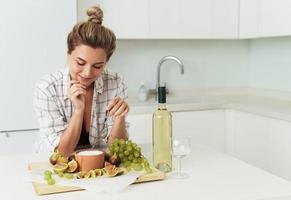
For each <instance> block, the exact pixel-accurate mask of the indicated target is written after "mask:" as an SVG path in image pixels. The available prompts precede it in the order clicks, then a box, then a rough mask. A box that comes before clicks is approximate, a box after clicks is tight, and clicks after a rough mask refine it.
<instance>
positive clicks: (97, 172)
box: [94, 169, 104, 176]
mask: <svg viewBox="0 0 291 200" xmlns="http://www.w3.org/2000/svg"><path fill="white" fill-rule="evenodd" d="M94 172H95V175H96V176H103V174H104V170H103V169H95V170H94Z"/></svg>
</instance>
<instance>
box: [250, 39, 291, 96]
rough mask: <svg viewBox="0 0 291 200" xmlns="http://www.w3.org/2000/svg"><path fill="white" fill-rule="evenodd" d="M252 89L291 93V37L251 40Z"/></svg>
mask: <svg viewBox="0 0 291 200" xmlns="http://www.w3.org/2000/svg"><path fill="white" fill-rule="evenodd" d="M249 67H250V78H249V79H250V80H249V82H250V84H249V85H250V87H256V88H263V89H274V90H282V91H289V92H291V37H276V38H266V39H255V40H250V66H249Z"/></svg>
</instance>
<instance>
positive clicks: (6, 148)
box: [0, 131, 38, 155]
mask: <svg viewBox="0 0 291 200" xmlns="http://www.w3.org/2000/svg"><path fill="white" fill-rule="evenodd" d="M37 134H38V131H29V132H26V131H25V132H10V133H0V155H9V154H21V153H32V152H33V147H34V143H35V140H36V138H37Z"/></svg>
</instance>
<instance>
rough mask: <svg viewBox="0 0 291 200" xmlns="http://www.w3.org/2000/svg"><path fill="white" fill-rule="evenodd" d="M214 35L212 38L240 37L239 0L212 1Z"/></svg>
mask: <svg viewBox="0 0 291 200" xmlns="http://www.w3.org/2000/svg"><path fill="white" fill-rule="evenodd" d="M211 15H212V20H213V22H212V35H211V38H227V39H231V38H233V39H236V38H238V31H239V30H238V28H239V27H238V25H239V1H238V0H213V1H212V11H211Z"/></svg>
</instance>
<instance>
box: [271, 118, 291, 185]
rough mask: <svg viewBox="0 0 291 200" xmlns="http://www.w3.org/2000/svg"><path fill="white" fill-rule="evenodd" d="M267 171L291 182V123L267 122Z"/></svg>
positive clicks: (274, 120) (272, 120) (280, 121)
mask: <svg viewBox="0 0 291 200" xmlns="http://www.w3.org/2000/svg"><path fill="white" fill-rule="evenodd" d="M269 126H270V129H269V141H270V144H269V147H270V150H269V151H268V157H269V159H270V165H269V171H270V172H272V173H274V174H276V175H278V176H281V177H283V178H286V179H288V180H291V170H290V169H291V145H290V144H291V123H290V122H287V121H282V120H277V119H270V120H269Z"/></svg>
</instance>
